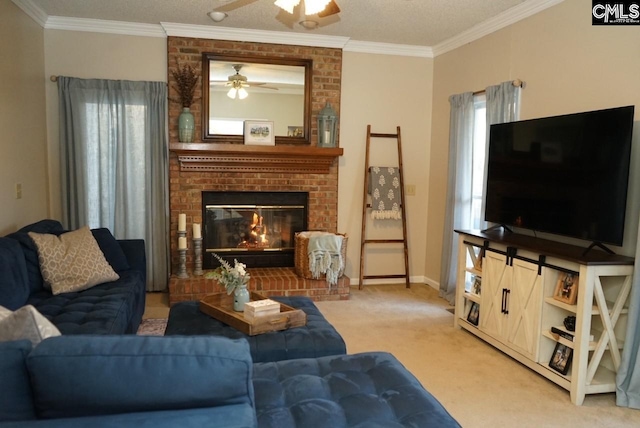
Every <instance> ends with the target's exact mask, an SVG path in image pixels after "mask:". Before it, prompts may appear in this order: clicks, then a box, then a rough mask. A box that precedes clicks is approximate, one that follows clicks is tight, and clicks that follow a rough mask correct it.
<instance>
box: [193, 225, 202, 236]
mask: <svg viewBox="0 0 640 428" xmlns="http://www.w3.org/2000/svg"><path fill="white" fill-rule="evenodd" d="M200 238H202V233H201V230H200V223H193V239H200Z"/></svg>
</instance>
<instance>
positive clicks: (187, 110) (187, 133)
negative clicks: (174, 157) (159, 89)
mask: <svg viewBox="0 0 640 428" xmlns="http://www.w3.org/2000/svg"><path fill="white" fill-rule="evenodd" d="M171 75H172V76H173V78H174V79H175V84H174V85H173V87H174V89H175V90H176V91H177V92H178V97H179V99H177V100H174V101H177V102H179V103H180V104H181V105H182V113H180V116H179V118H178V138H179V140H180V142H181V143H192V142H193V139H194V136H195V121H194V118H193V114H192V113H191V105H192V104H193V101H194V96H195V92H196V85H197V84H198V79H199V78H200V76H198V73H197V71H196V70H195V69H194V68H193V67H192V66H191V65H190V64H183V65H182V66H181V65H180V64H178V65H177V67H176V68H175V69H173V70H171Z"/></svg>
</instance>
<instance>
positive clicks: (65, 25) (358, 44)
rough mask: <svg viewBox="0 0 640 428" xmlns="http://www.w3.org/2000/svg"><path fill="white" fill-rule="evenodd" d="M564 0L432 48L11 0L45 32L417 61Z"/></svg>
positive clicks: (533, 1)
mask: <svg viewBox="0 0 640 428" xmlns="http://www.w3.org/2000/svg"><path fill="white" fill-rule="evenodd" d="M563 1H564V0H527V1H525V2H524V3H521V4H519V5H518V6H514V7H512V8H511V9H509V10H507V11H505V12H503V13H501V14H499V15H497V16H495V17H493V18H490V19H489V20H487V21H484V22H482V23H481V24H479V25H477V26H475V27H473V28H470V29H469V30H467V31H464V32H462V33H460V34H459V35H457V36H455V37H452V38H450V39H447V40H445V41H443V42H441V43H439V44H437V45H435V46H433V47H430V46H418V45H401V44H393V43H379V42H365V41H358V40H351V39H350V38H349V37H340V36H324V35H318V34H305V33H292V32H284V31H265V30H251V29H244V28H230V27H218V26H216V27H212V26H207V25H187V24H177V23H172V22H161V23H160V24H142V23H134V22H122V21H108V20H101V19H87V18H70V17H62V16H48V15H47V14H46V13H45V12H44V11H43V10H42V9H40V8H39V7H38V6H37V5H36V4H35V3H33V1H32V0H12V2H13V3H14V4H15V5H16V6H18V7H19V8H20V9H21V10H22V11H23V12H24V13H26V14H27V15H28V16H29V17H31V18H32V19H33V20H34V21H36V22H37V23H38V24H39V25H40V26H42V27H43V28H45V29H53V30H69V31H88V32H95V33H108V34H122V35H130V36H143V37H167V36H176V37H194V38H202V39H214V40H236V41H243V42H256V43H274V44H282V45H298V46H316V47H326V48H338V49H343V50H344V51H346V52H361V53H368V54H379V55H398V56H415V57H423V58H434V57H436V56H438V55H442V54H444V53H447V52H449V51H452V50H454V49H456V48H459V47H461V46H463V45H465V44H467V43H470V42H473V41H475V40H478V39H480V38H482V37H484V36H486V35H489V34H491V33H493V32H496V31H498V30H500V29H502V28H505V27H507V26H509V25H512V24H515V23H516V22H518V21H521V20H523V19H525V18H528V17H530V16H532V15H535V14H537V13H539V12H541V11H543V10H545V9H548V8H550V7H553V6H555V5H557V4H559V3H562V2H563Z"/></svg>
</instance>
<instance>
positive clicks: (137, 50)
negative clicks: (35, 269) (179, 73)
mask: <svg viewBox="0 0 640 428" xmlns="http://www.w3.org/2000/svg"><path fill="white" fill-rule="evenodd" d="M44 57H45V67H44V69H45V75H46V79H47V82H48V83H47V85H46V98H47V101H46V103H47V104H46V106H47V140H48V153H49V193H50V212H51V216H52V217H53V218H58V219H59V218H61V206H60V201H61V196H60V195H61V193H60V167H59V166H60V156H59V150H60V145H59V141H58V120H59V117H58V86H57V84H56V83H53V82H51V81H49V76H68V77H80V78H84V79H115V80H145V81H161V82H166V81H167V40H166V39H165V38H158V37H136V36H122V35H117V34H101V33H85V32H78V31H63V30H46V31H45V37H44Z"/></svg>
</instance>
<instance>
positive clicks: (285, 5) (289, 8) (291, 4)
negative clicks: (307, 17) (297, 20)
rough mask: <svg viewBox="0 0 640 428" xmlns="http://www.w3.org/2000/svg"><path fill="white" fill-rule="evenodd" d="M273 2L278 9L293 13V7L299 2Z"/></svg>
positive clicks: (284, 0) (298, 0)
mask: <svg viewBox="0 0 640 428" xmlns="http://www.w3.org/2000/svg"><path fill="white" fill-rule="evenodd" d="M274 4H275V5H276V6H278V7H279V8H280V9H284V10H286V11H287V12H289V13H293V8H294V7H296V6H297V5H299V4H300V0H276V1H275V2H274Z"/></svg>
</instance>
